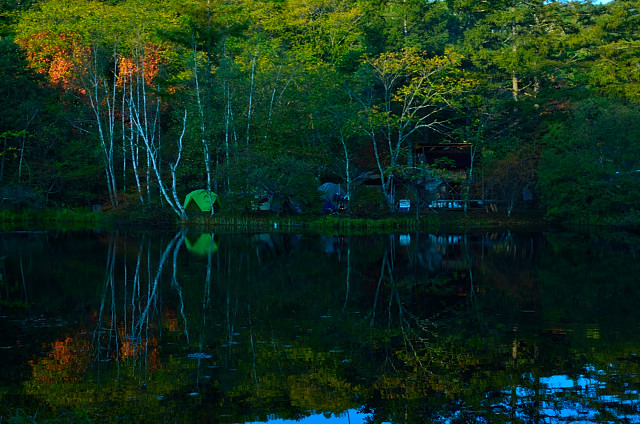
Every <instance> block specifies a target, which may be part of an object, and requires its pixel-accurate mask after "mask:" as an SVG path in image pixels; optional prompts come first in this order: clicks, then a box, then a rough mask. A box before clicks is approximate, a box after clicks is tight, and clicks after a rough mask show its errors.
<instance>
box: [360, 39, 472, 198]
mask: <svg viewBox="0 0 640 424" xmlns="http://www.w3.org/2000/svg"><path fill="white" fill-rule="evenodd" d="M460 60H461V58H460V57H459V56H457V55H455V54H453V53H449V54H448V55H446V56H435V57H431V58H427V57H425V56H424V55H422V54H421V53H420V52H417V51H415V50H411V49H405V50H403V51H402V52H399V53H393V52H392V53H383V54H381V55H379V56H378V57H375V58H370V59H369V60H367V62H366V66H367V67H368V69H369V72H370V76H371V80H372V82H373V83H374V84H375V87H377V88H378V91H377V92H369V94H368V97H361V100H360V102H361V105H362V116H363V118H364V119H363V122H362V124H361V128H362V131H363V132H364V134H366V135H367V137H368V138H369V140H370V141H371V145H372V148H373V153H374V157H375V163H376V166H377V170H378V173H379V175H380V181H381V187H382V193H383V195H384V198H385V200H386V202H387V206H388V208H389V209H393V208H394V205H395V197H394V192H393V187H394V186H393V179H394V176H395V175H396V174H397V173H398V168H399V167H400V166H404V165H405V163H406V165H407V166H409V167H412V166H413V141H412V140H413V137H414V136H415V135H416V133H418V132H420V131H424V130H427V129H431V130H438V131H441V130H444V129H446V125H445V124H446V122H445V121H443V119H442V118H441V117H440V114H441V113H442V112H443V111H445V110H451V111H452V110H455V109H456V98H457V97H458V96H460V95H461V94H462V93H464V92H465V91H466V90H468V89H469V88H470V87H472V86H474V85H475V84H476V82H475V81H474V80H472V79H470V78H469V77H467V76H466V75H465V73H464V72H463V71H462V70H461V67H460ZM403 159H404V160H405V163H403V161H402V160H403Z"/></svg>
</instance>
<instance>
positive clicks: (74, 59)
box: [0, 0, 640, 224]
mask: <svg viewBox="0 0 640 424" xmlns="http://www.w3.org/2000/svg"><path fill="white" fill-rule="evenodd" d="M5 5H6V6H5ZM639 8H640V4H639V2H638V1H629V0H614V1H612V2H610V3H607V4H593V3H591V2H589V1H584V2H558V1H550V2H545V1H537V0H536V1H529V2H523V1H520V0H491V1H489V2H484V3H476V2H468V1H445V0H436V1H430V2H419V1H414V0H407V1H404V2H391V1H373V0H360V1H346V0H333V1H329V0H307V1H303V0H285V1H272V0H263V1H257V2H256V1H247V0H232V1H224V2H222V1H214V2H212V1H206V2H205V1H204V0H192V1H190V2H186V3H185V2H176V1H172V0H122V1H97V0H72V1H68V0H65V1H59V0H42V1H34V2H23V3H20V2H18V3H15V2H10V1H5V2H4V3H3V6H2V10H3V11H2V13H1V14H0V53H1V54H0V76H1V82H0V94H2V95H0V104H1V106H2V109H3V111H4V112H3V115H2V116H1V117H0V155H1V156H0V160H1V162H0V191H1V193H0V194H2V198H3V201H2V202H3V203H2V206H3V207H7V206H9V207H38V208H43V207H49V206H74V207H77V206H82V207H90V205H92V204H102V205H108V207H109V208H111V209H114V210H125V211H126V210H128V211H130V210H143V211H155V210H157V209H158V208H164V209H165V210H167V211H169V212H170V213H175V214H177V216H179V217H181V218H183V219H185V218H187V214H186V212H185V211H184V210H183V209H182V207H181V202H180V199H183V198H184V195H185V194H186V193H188V192H189V191H191V190H193V189H196V188H209V189H213V190H215V191H216V192H218V193H220V194H221V196H222V197H223V198H227V199H228V200H229V201H228V202H227V205H229V206H231V205H233V206H234V207H235V209H243V208H247V207H251V204H252V201H253V200H254V199H255V198H256V197H260V196H263V195H271V196H276V197H278V198H280V199H282V201H283V203H287V204H289V205H296V207H302V209H303V210H309V211H319V210H320V209H321V207H322V203H321V200H319V196H318V193H317V190H316V187H317V186H318V185H319V184H321V183H323V182H325V181H333V182H337V183H341V184H342V185H343V186H344V187H346V191H347V194H348V195H349V197H350V199H351V204H352V205H353V208H352V209H353V210H354V211H355V212H360V213H361V214H362V215H364V214H366V213H368V212H370V211H371V210H374V209H376V208H380V207H382V205H386V206H387V207H389V208H394V206H395V204H396V199H395V197H394V196H395V193H396V189H397V187H395V186H394V185H395V184H397V177H402V176H404V177H406V176H407V175H417V174H420V175H423V174H421V173H424V172H425V171H424V169H417V170H416V168H415V167H416V161H415V159H414V154H413V148H414V147H415V146H416V145H418V144H420V143H447V142H455V143H473V145H474V146H475V148H474V149H472V155H473V156H474V167H473V168H472V169H471V170H470V171H469V172H468V178H466V179H464V180H463V181H465V184H468V185H469V187H471V186H472V185H473V186H477V187H478V188H473V189H471V188H469V189H468V190H467V194H468V195H469V193H472V194H471V195H472V196H473V195H476V196H478V197H477V198H479V196H485V197H489V198H493V199H495V200H498V201H499V202H502V203H501V204H506V205H507V209H508V211H509V212H510V211H511V210H512V209H513V208H514V207H516V208H517V207H519V206H524V203H523V201H522V200H523V196H522V194H523V190H524V191H527V193H530V194H532V196H533V197H532V200H531V201H529V203H528V206H531V205H534V206H543V207H544V208H546V210H547V211H548V214H549V216H550V217H552V218H554V219H561V220H571V221H576V220H578V221H588V222H599V223H603V222H606V223H626V224H628V223H633V222H635V221H637V216H638V213H637V209H638V206H639V205H638V202H639V198H640V193H639V192H638V189H637V184H635V180H636V176H635V171H637V170H639V169H640V158H639V156H638V154H637V152H636V147H635V142H636V140H637V137H636V133H637V131H636V130H635V128H636V127H637V124H638V122H637V121H638V119H639V118H638V102H639V101H640V94H639V93H640V89H639V88H638V87H640V77H638V72H637V68H638V64H639V60H640V57H639V55H640V49H638V42H639V41H638V40H639V39H640V26H639V25H640V22H639V17H638V12H637V10H638V9H639ZM374 179H377V181H379V182H378V185H379V186H380V188H381V190H380V191H381V195H380V196H377V197H376V198H371V196H368V194H366V193H368V192H367V191H366V190H365V191H363V190H359V186H360V185H361V184H362V183H363V182H364V181H369V182H371V181H373V180H374ZM413 180H414V183H415V182H416V181H418V180H419V178H414V179H413ZM414 185H415V184H414ZM359 193H365V194H364V195H363V196H361V197H360V199H359V198H358V197H359ZM416 193H417V192H416ZM527 197H528V196H527ZM367 199H368V200H367ZM423 200H424V199H423ZM427 200H428V199H427ZM171 211H172V212H171Z"/></svg>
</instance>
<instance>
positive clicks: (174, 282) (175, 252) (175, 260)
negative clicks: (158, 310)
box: [171, 230, 189, 344]
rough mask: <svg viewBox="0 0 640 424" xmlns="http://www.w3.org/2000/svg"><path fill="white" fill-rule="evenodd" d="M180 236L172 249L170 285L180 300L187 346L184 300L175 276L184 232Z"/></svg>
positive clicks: (187, 334)
mask: <svg viewBox="0 0 640 424" xmlns="http://www.w3.org/2000/svg"><path fill="white" fill-rule="evenodd" d="M180 234H182V237H181V239H180V241H179V242H178V244H177V245H176V247H175V248H174V249H173V273H172V278H171V285H172V286H173V287H174V288H175V289H176V291H177V292H178V297H179V299H180V315H182V320H183V321H184V335H185V337H186V338H187V344H189V329H188V326H187V317H186V315H185V314H184V299H183V298H182V286H181V285H180V283H178V276H177V271H178V252H179V251H180V246H181V245H182V241H183V240H184V237H185V235H186V230H182V231H181V233H180Z"/></svg>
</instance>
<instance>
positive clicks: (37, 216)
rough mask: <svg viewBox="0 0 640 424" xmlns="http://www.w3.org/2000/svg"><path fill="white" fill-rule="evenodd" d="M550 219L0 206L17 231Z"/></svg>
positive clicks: (420, 225)
mask: <svg viewBox="0 0 640 424" xmlns="http://www.w3.org/2000/svg"><path fill="white" fill-rule="evenodd" d="M549 225H552V224H550V223H549V222H547V221H546V220H545V219H544V215H543V214H542V213H541V212H540V211H524V212H520V213H517V214H514V215H512V216H510V217H509V216H506V215H505V214H500V213H487V212H484V211H482V212H480V211H472V212H469V213H467V214H465V213H464V212H462V211H445V212H434V211H427V212H424V213H421V214H420V215H419V216H416V215H415V214H413V213H407V214H400V213H394V214H389V213H387V214H383V213H381V214H378V215H376V216H372V217H366V218H364V217H352V216H349V215H319V214H302V215H282V216H279V215H275V214H270V213H247V214H241V215H238V214H225V213H220V214H216V215H213V216H209V215H200V216H196V217H193V218H191V219H190V220H188V221H182V222H180V221H178V220H176V219H175V218H174V217H173V216H171V215H165V214H153V215H145V214H112V213H104V212H89V211H78V210H73V209H48V210H40V211H37V210H23V211H10V210H3V211H0V228H1V229H2V230H3V231H18V230H40V229H47V230H83V229H87V230H89V229H95V228H105V227H106V228H121V227H131V226H136V227H139V228H149V229H152V228H191V229H194V230H201V231H212V230H224V231H308V232H325V233H326V232H329V233H335V232H338V233H350V232H371V231H375V232H401V231H465V230H470V229H482V228H505V229H510V228H534V227H539V228H544V227H548V226H549Z"/></svg>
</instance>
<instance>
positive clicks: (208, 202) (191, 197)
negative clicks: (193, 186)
mask: <svg viewBox="0 0 640 424" xmlns="http://www.w3.org/2000/svg"><path fill="white" fill-rule="evenodd" d="M211 207H213V211H214V212H216V211H217V210H218V209H219V208H220V200H219V199H218V195H217V194H216V193H214V192H213V191H211V190H205V189H203V188H201V189H198V190H193V191H192V192H191V193H189V194H187V197H185V198H184V209H185V210H186V211H194V212H211Z"/></svg>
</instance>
